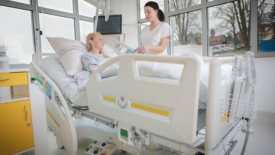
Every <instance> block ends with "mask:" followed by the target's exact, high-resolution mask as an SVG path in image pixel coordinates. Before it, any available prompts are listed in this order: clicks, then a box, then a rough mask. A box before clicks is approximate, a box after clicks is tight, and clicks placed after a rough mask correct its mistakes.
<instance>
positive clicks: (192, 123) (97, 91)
mask: <svg viewBox="0 0 275 155" xmlns="http://www.w3.org/2000/svg"><path fill="white" fill-rule="evenodd" d="M138 61H149V62H161V63H172V64H181V65H184V69H183V72H182V74H181V78H180V79H179V80H168V79H160V78H150V77H143V76H140V75H139V71H138V65H137V62H138ZM116 62H120V66H119V70H118V75H117V76H116V77H110V78H105V79H103V78H101V74H100V73H101V72H102V71H103V70H104V69H105V68H106V67H108V66H110V65H111V64H113V63H116ZM200 66H201V64H200V62H199V60H198V59H197V58H196V57H171V56H151V55H122V56H118V57H115V58H112V59H111V60H109V61H107V62H106V63H104V64H102V65H101V66H100V67H99V68H98V69H97V70H96V72H94V73H93V75H92V76H91V78H90V80H89V81H88V83H87V85H86V91H87V96H88V106H89V109H90V110H91V111H93V112H95V113H97V114H100V115H103V116H106V117H109V118H112V119H114V120H117V121H118V122H119V124H120V123H121V124H127V125H129V126H135V127H136V128H140V129H144V130H146V131H149V132H152V133H155V134H158V135H162V136H164V137H168V138H171V139H174V140H177V141H179V142H183V143H186V144H191V143H193V142H194V141H195V138H196V128H197V115H198V96H199V80H200ZM121 96H123V97H125V100H129V104H130V106H129V108H128V109H124V110H123V109H120V108H118V107H117V106H116V104H115V103H116V101H117V99H118V98H119V97H121Z"/></svg>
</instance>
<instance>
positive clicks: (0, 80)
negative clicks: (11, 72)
mask: <svg viewBox="0 0 275 155" xmlns="http://www.w3.org/2000/svg"><path fill="white" fill-rule="evenodd" d="M8 80H10V79H0V81H8Z"/></svg>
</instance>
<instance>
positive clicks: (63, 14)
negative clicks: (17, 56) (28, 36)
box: [0, 0, 94, 68]
mask: <svg viewBox="0 0 275 155" xmlns="http://www.w3.org/2000/svg"><path fill="white" fill-rule="evenodd" d="M71 1H72V3H73V8H72V9H73V13H68V12H63V11H58V10H53V9H49V8H43V7H39V6H38V14H39V13H44V14H49V15H54V16H58V17H65V18H70V19H73V20H74V33H75V40H80V23H79V21H80V20H81V21H86V22H92V23H94V18H92V17H87V16H82V15H79V7H78V0H71ZM0 5H1V6H6V7H10V8H16V9H22V10H27V11H31V13H32V29H33V38H34V40H33V44H34V49H35V53H38V52H41V50H42V48H41V47H42V46H41V36H37V34H36V30H35V29H36V26H35V23H36V14H35V7H36V6H35V0H30V4H25V3H20V2H15V1H9V0H1V1H0ZM37 19H38V26H39V27H38V28H39V29H40V25H39V23H40V22H39V15H37ZM42 33H43V32H42ZM36 37H40V39H39V43H38V45H39V50H38V51H37V47H36V46H37V44H36V39H35V38H36ZM10 67H11V68H28V67H29V64H12V65H10Z"/></svg>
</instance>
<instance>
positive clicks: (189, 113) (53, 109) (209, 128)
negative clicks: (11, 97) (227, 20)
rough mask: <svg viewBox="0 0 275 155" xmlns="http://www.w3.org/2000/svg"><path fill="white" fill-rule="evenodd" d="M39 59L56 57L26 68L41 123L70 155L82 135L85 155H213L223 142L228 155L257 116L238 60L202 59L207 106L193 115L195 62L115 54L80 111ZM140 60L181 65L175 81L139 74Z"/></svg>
mask: <svg viewBox="0 0 275 155" xmlns="http://www.w3.org/2000/svg"><path fill="white" fill-rule="evenodd" d="M38 55H39V56H40V57H42V56H48V57H54V54H34V55H33V62H32V63H31V66H30V70H31V73H32V76H33V77H34V78H33V82H35V79H36V80H37V81H40V83H41V84H39V87H40V89H41V91H42V92H43V93H44V94H45V105H46V109H47V123H48V125H49V126H50V128H51V130H52V131H53V132H54V134H55V135H56V141H57V145H58V146H59V147H60V148H62V147H65V149H66V151H67V152H68V153H69V154H71V155H74V154H76V152H77V145H78V144H77V142H78V140H77V139H78V138H80V137H86V138H91V139H92V140H94V143H93V144H91V145H90V146H87V147H88V148H87V149H86V150H83V151H84V152H85V153H87V154H99V153H100V152H106V154H107V155H108V154H112V153H113V151H114V148H116V149H120V150H123V151H126V152H129V153H132V154H169V153H171V154H190V155H194V154H197V153H203V154H206V155H215V154H219V153H220V152H221V151H222V150H223V149H224V147H225V145H227V144H229V145H231V147H230V148H229V149H228V151H227V152H226V153H225V154H229V153H230V152H231V150H232V149H233V148H234V146H235V145H236V143H237V141H236V140H234V139H233V138H234V136H235V135H236V134H237V133H238V132H239V131H240V130H241V129H243V130H245V131H246V133H248V134H249V132H251V129H250V126H251V123H252V122H253V121H254V120H255V118H256V113H257V104H258V102H257V100H255V99H254V97H253V96H251V94H253V93H252V92H253V89H252V88H251V87H249V84H248V80H246V78H247V75H246V74H245V71H246V66H245V64H246V63H245V62H246V59H245V58H244V57H243V56H238V57H237V56H236V57H213V58H210V57H204V58H203V61H204V62H205V63H209V79H208V90H207V107H206V110H205V109H200V110H198V107H199V101H198V100H199V89H200V72H201V62H200V61H199V60H198V58H196V57H191V56H190V57H189V56H187V57H173V56H151V55H120V56H117V57H114V58H112V59H110V60H109V61H107V62H105V63H104V64H102V65H101V66H100V67H99V68H98V69H97V70H96V71H95V72H94V73H93V74H92V76H91V77H90V79H89V81H88V82H87V85H86V97H87V98H83V97H82V99H84V100H87V106H78V105H76V104H74V103H72V102H71V101H70V100H68V98H66V97H65V96H64V92H63V90H62V88H61V87H62V86H59V84H60V83H56V82H54V80H53V77H50V76H49V75H48V74H47V73H46V72H45V70H43V69H41V66H40V65H41V64H40V63H37V62H40V61H38V60H37V59H38V58H39V56H38ZM139 61H145V62H157V63H169V64H180V65H183V66H184V68H183V70H182V72H181V75H180V78H179V79H178V80H173V79H162V78H154V77H145V76H140V74H139V70H138V65H137V62H139ZM117 62H119V69H118V73H117V75H116V76H111V77H106V78H103V77H102V76H101V72H102V71H104V69H106V68H107V67H108V66H110V65H112V64H114V63H117ZM223 64H232V66H233V67H232V78H228V79H221V66H222V65H223ZM52 69H53V68H52ZM80 98H81V97H80ZM72 116H73V117H72ZM245 145H246V144H245ZM244 149H245V147H244Z"/></svg>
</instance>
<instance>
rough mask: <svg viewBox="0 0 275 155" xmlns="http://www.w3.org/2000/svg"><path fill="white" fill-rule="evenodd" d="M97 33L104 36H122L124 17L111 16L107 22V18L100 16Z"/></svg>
mask: <svg viewBox="0 0 275 155" xmlns="http://www.w3.org/2000/svg"><path fill="white" fill-rule="evenodd" d="M94 19H95V18H94ZM96 32H100V33H101V34H102V35H108V34H122V16H121V15H110V16H109V19H108V21H107V22H106V21H105V16H98V21H97V28H96Z"/></svg>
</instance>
